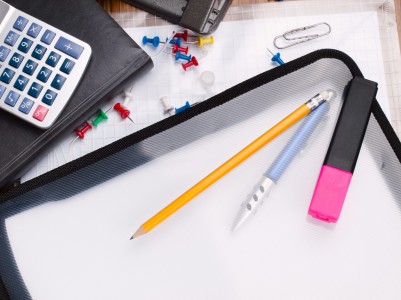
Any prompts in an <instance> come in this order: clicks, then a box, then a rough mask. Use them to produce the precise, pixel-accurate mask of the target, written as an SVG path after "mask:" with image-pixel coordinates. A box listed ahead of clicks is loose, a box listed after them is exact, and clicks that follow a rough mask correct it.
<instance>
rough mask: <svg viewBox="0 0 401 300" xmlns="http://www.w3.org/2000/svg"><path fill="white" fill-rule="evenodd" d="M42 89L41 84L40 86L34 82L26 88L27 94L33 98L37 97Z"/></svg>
mask: <svg viewBox="0 0 401 300" xmlns="http://www.w3.org/2000/svg"><path fill="white" fill-rule="evenodd" d="M42 89H43V86H41V85H40V84H39V83H36V82H34V83H32V85H31V87H30V88H29V90H28V95H29V96H31V97H34V98H38V97H39V94H40V92H41V91H42Z"/></svg>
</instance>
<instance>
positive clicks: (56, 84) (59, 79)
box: [51, 74, 67, 90]
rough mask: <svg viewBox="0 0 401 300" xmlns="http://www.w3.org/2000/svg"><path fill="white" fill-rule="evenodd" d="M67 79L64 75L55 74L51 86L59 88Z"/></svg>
mask: <svg viewBox="0 0 401 300" xmlns="http://www.w3.org/2000/svg"><path fill="white" fill-rule="evenodd" d="M66 80H67V78H65V77H64V76H61V75H60V74H57V75H56V76H55V77H54V79H53V81H52V84H51V86H52V87H54V88H55V89H56V90H61V88H62V87H63V85H64V82H65V81H66Z"/></svg>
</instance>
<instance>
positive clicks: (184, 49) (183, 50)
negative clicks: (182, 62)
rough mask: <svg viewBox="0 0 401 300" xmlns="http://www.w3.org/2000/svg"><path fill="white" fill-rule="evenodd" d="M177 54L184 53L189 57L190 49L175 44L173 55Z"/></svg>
mask: <svg viewBox="0 0 401 300" xmlns="http://www.w3.org/2000/svg"><path fill="white" fill-rule="evenodd" d="M177 52H182V53H184V54H185V55H187V54H188V47H185V48H184V47H180V46H178V45H177V44H174V45H173V53H177Z"/></svg>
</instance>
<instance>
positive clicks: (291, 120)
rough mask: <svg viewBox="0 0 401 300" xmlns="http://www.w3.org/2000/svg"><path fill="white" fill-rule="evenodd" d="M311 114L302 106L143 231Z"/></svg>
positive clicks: (153, 218) (232, 158) (199, 183)
mask: <svg viewBox="0 0 401 300" xmlns="http://www.w3.org/2000/svg"><path fill="white" fill-rule="evenodd" d="M309 113H310V109H309V108H308V106H306V105H305V104H302V105H301V106H300V107H299V108H298V109H296V110H295V111H293V112H292V113H291V114H289V115H288V116H287V117H286V118H284V119H283V120H281V121H280V122H279V123H277V124H276V125H275V126H273V127H272V128H271V129H269V130H268V131H266V132H265V133H264V134H262V135H261V136H260V137H258V138H257V139H256V140H254V141H253V142H252V143H250V144H249V145H248V146H246V147H245V148H244V149H242V150H241V151H240V152H238V153H237V154H235V155H234V156H233V157H231V158H230V159H228V160H227V161H226V162H225V163H223V164H222V165H221V166H219V167H218V168H217V169H215V170H214V171H213V172H211V173H210V174H209V175H207V176H206V177H205V178H203V179H202V180H201V181H199V182H198V183H197V184H195V185H194V186H193V187H191V188H190V189H189V190H187V191H186V192H185V193H183V194H182V195H181V196H179V197H178V198H177V199H175V200H174V201H173V202H171V203H170V204H169V205H167V206H166V207H165V208H163V209H162V210H161V211H159V212H158V213H157V214H156V215H154V216H153V217H152V218H150V219H149V220H148V221H146V222H145V223H143V224H142V226H141V227H140V228H142V230H143V231H145V232H149V231H151V230H152V229H153V228H155V227H156V226H157V225H159V224H160V223H161V222H163V221H164V220H165V219H167V218H168V217H169V216H171V215H172V214H174V213H175V212H176V211H177V210H179V209H180V208H181V207H183V206H184V205H185V204H187V203H188V202H189V201H191V200H192V199H193V198H195V197H196V196H197V195H199V194H200V193H201V192H203V191H204V190H205V189H207V188H208V187H209V186H211V185H212V184H213V183H215V182H216V181H217V180H219V179H220V178H221V177H223V176H224V175H226V174H227V173H228V172H230V171H231V170H232V169H234V168H235V167H236V166H238V165H239V164H240V163H242V162H243V161H244V160H246V159H247V158H248V157H250V156H251V155H252V154H254V153H255V152H256V151H258V150H260V149H261V148H262V147H263V146H265V145H266V144H267V143H269V142H270V141H271V140H273V139H274V138H275V137H277V136H278V135H279V134H281V133H282V132H283V131H285V130H286V129H288V128H289V127H291V126H292V125H293V124H295V123H296V122H298V121H299V120H301V119H302V118H303V117H305V116H306V115H308V114H309Z"/></svg>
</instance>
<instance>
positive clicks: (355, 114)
mask: <svg viewBox="0 0 401 300" xmlns="http://www.w3.org/2000/svg"><path fill="white" fill-rule="evenodd" d="M345 94H346V96H345V100H344V103H343V106H342V108H341V112H340V115H339V117H338V120H337V124H336V128H335V130H334V133H333V137H332V139H331V142H330V146H329V149H328V150H327V154H326V158H325V160H324V163H323V166H322V169H321V170H320V175H319V179H318V181H317V184H316V187H315V191H314V193H313V196H312V200H311V203H310V206H309V211H308V213H309V214H310V215H311V216H312V217H314V218H316V219H319V220H322V221H324V222H337V220H338V218H339V217H340V213H341V210H342V207H343V204H344V200H345V197H346V194H347V191H348V187H349V184H350V182H351V179H352V174H353V172H354V170H355V165H356V161H357V159H358V155H359V151H360V150H361V146H362V141H363V138H364V136H365V132H366V128H367V126H368V122H369V118H370V113H371V108H372V104H373V101H374V99H375V98H376V94H377V83H376V82H373V81H370V80H367V79H364V78H360V77H355V78H354V79H352V80H351V81H350V83H349V85H348V87H347V89H346V91H345Z"/></svg>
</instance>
